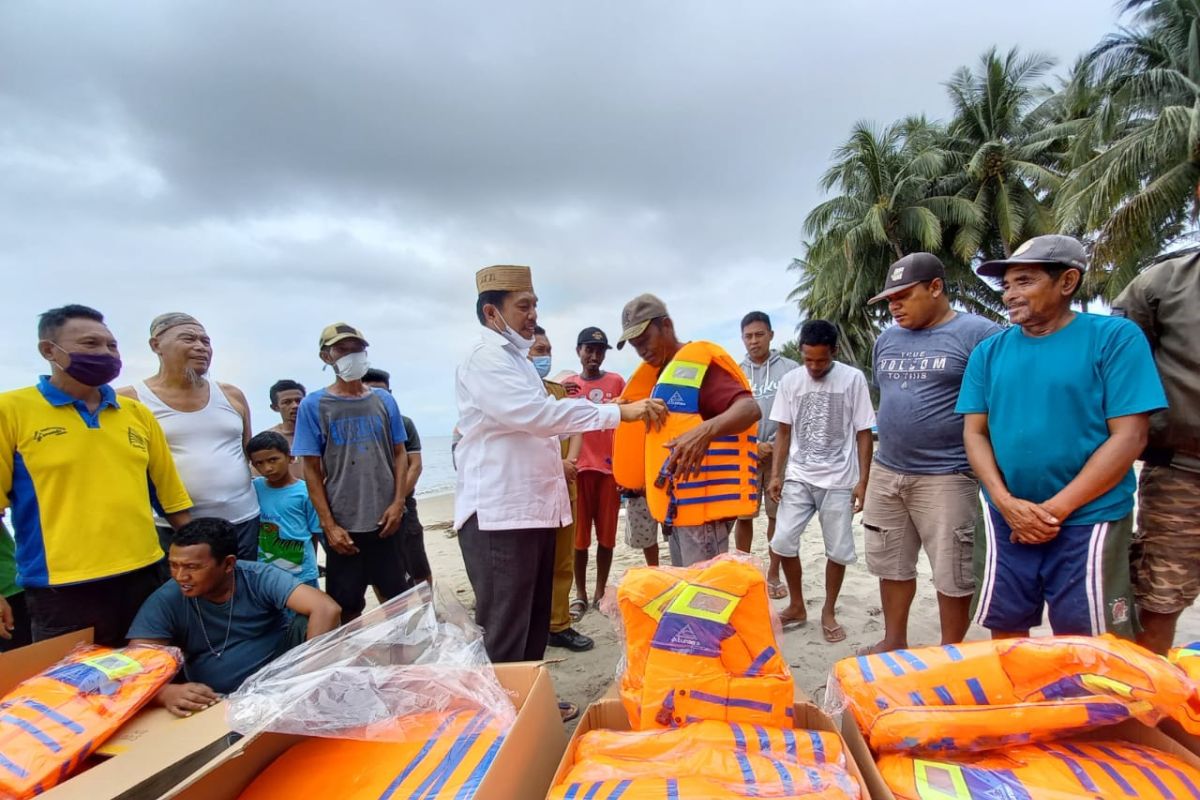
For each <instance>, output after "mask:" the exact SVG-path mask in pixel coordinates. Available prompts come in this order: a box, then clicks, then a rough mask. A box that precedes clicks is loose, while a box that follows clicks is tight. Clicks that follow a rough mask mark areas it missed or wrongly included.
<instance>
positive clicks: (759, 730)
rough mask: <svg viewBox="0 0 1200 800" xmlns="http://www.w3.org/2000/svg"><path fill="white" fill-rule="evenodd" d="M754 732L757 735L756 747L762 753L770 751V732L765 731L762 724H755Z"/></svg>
mask: <svg viewBox="0 0 1200 800" xmlns="http://www.w3.org/2000/svg"><path fill="white" fill-rule="evenodd" d="M754 733H755V734H756V735H757V736H758V749H759V750H761V751H762V752H764V753H769V752H771V734H769V733H767V729H766V728H764V727H763V726H762V725H755V726H754Z"/></svg>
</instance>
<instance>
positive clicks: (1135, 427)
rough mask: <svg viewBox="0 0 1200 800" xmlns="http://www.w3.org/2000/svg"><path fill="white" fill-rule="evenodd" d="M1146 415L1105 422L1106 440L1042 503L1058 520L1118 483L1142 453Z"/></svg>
mask: <svg viewBox="0 0 1200 800" xmlns="http://www.w3.org/2000/svg"><path fill="white" fill-rule="evenodd" d="M1149 435H1150V415H1149V414H1130V415H1129V416H1126V417H1113V418H1112V419H1110V420H1108V439H1107V441H1105V442H1104V444H1102V445H1100V447H1098V448H1097V449H1096V452H1094V453H1092V455H1091V458H1089V459H1088V460H1087V463H1085V464H1084V465H1083V469H1081V470H1080V471H1079V474H1078V475H1076V476H1075V477H1074V478H1073V479H1072V480H1071V482H1070V483H1068V484H1067V485H1066V486H1064V487H1063V488H1062V490H1061V491H1059V493H1058V494H1056V495H1054V497H1051V498H1050V499H1049V500H1047V501H1046V502H1044V503H1042V508H1044V509H1046V510H1047V511H1048V512H1050V513H1051V514H1053V515H1054V516H1055V517H1057V518H1058V519H1066V518H1067V517H1069V516H1071V515H1072V514H1074V513H1075V512H1076V511H1078V510H1079V509H1080V508H1082V507H1083V506H1085V505H1087V504H1088V503H1090V502H1092V501H1093V500H1095V499H1096V498H1097V497H1099V496H1100V495H1102V494H1104V493H1105V492H1107V491H1108V490H1109V489H1111V488H1113V487H1114V486H1116V485H1117V484H1118V483H1120V482H1121V479H1122V478H1124V477H1125V475H1126V474H1127V473H1128V472H1129V468H1130V467H1132V466H1133V462H1134V461H1135V460H1136V459H1137V457H1138V455H1140V454H1141V452H1142V451H1143V450H1145V449H1146V440H1147V438H1148V437H1149Z"/></svg>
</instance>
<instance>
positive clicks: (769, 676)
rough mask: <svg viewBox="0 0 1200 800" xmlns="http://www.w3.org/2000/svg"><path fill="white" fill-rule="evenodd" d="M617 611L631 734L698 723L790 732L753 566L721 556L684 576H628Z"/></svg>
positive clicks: (641, 571) (665, 572)
mask: <svg viewBox="0 0 1200 800" xmlns="http://www.w3.org/2000/svg"><path fill="white" fill-rule="evenodd" d="M617 604H618V607H619V609H620V613H621V622H622V625H623V628H624V634H625V660H626V668H625V671H624V673H623V674H622V676H621V682H620V692H621V701H622V703H623V704H624V706H625V711H626V713H627V714H628V715H629V722H630V725H631V727H632V728H633V729H634V730H646V729H652V728H671V727H679V726H681V725H686V724H689V723H692V722H696V721H698V720H721V721H726V722H741V723H746V724H751V725H754V724H758V725H770V726H773V727H776V728H787V727H790V726H791V725H792V715H793V702H794V692H795V689H794V686H793V683H792V674H791V671H790V670H789V669H788V666H787V663H786V662H785V661H784V660H783V657H782V656H781V655H780V650H779V644H778V642H777V641H776V639H775V631H774V629H773V627H772V623H771V613H772V612H771V605H770V600H769V599H768V597H767V586H766V579H765V578H764V577H763V574H762V572H760V571H759V570H758V569H757V568H756V567H754V566H753V565H751V564H748V563H746V562H744V561H740V560H737V559H736V558H733V557H729V556H722V557H719V558H716V559H714V560H712V561H710V562H706V564H702V565H699V566H698V567H697V568H693V569H678V568H670V567H662V568H660V567H639V568H635V569H631V570H629V571H628V572H626V573H625V577H624V578H623V579H622V580H621V584H620V587H619V588H618V589H617Z"/></svg>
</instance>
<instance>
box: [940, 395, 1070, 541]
mask: <svg viewBox="0 0 1200 800" xmlns="http://www.w3.org/2000/svg"><path fill="white" fill-rule="evenodd" d="M963 445H964V446H965V447H966V449H967V460H968V461H969V462H970V463H971V469H972V470H974V472H975V475H976V476H977V477H978V478H979V481H980V483H982V484H983V488H985V489H987V493H988V497H989V498H991V501H992V504H993V505H995V506H996V509H997V510H998V511H999V512H1000V514H1001V516H1003V517H1004V521H1005V522H1007V523H1008V526H1009V527H1010V528H1012V531H1013V540H1014V541H1019V542H1026V543H1027V544H1036V543H1038V542H1045V541H1049V540H1050V539H1053V538H1054V537H1055V536H1057V535H1058V531H1059V526H1060V524H1061V519H1060V518H1058V517H1056V516H1055V515H1053V514H1051V513H1050V512H1049V511H1047V510H1046V509H1045V508H1043V507H1042V506H1039V505H1038V504H1036V503H1031V502H1030V501H1028V500H1022V499H1020V498H1018V497H1013V496H1012V494H1011V493H1010V492H1009V491H1008V486H1007V485H1006V484H1005V483H1004V476H1003V475H1002V474H1001V473H1000V467H999V466H998V465H997V464H996V454H995V452H994V451H993V450H992V437H991V434H989V433H988V415H987V414H966V415H964V416H963Z"/></svg>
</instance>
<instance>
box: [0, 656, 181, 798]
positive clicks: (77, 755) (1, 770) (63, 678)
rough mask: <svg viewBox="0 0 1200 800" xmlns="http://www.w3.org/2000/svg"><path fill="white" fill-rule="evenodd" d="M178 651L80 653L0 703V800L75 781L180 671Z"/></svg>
mask: <svg viewBox="0 0 1200 800" xmlns="http://www.w3.org/2000/svg"><path fill="white" fill-rule="evenodd" d="M181 663H182V656H181V655H180V653H179V651H178V650H176V649H175V648H173V647H158V646H154V645H139V646H132V645H131V646H129V647H122V648H120V649H116V650H114V649H112V648H109V647H100V646H97V645H86V646H83V647H80V648H76V649H75V650H74V651H73V652H72V653H71V654H70V655H68V656H67V657H66V658H64V659H62V660H61V661H59V662H58V663H57V664H55V665H54V666H52V667H50V668H49V669H47V670H45V671H44V672H42V673H40V674H38V675H35V676H33V677H32V678H29V679H27V680H25V681H22V682H21V683H19V684H17V685H16V686H15V687H14V688H13V689H12V691H10V692H9V693H8V694H6V695H5V696H4V697H3V698H0V798H2V799H3V800H12V799H14V798H26V797H33V796H34V795H36V794H41V793H42V792H44V791H46V790H47V789H49V788H51V787H52V786H56V785H57V784H59V783H61V782H62V781H64V780H66V779H67V778H69V777H70V776H71V773H72V772H74V771H75V770H76V769H78V768H79V766H80V764H82V763H83V761H84V759H86V758H87V757H88V756H89V755H91V754H92V753H94V752H95V751H96V749H97V748H98V747H100V745H102V744H104V742H105V740H107V739H108V738H109V737H110V736H112V735H113V734H114V733H115V732H116V731H117V729H118V728H120V727H121V725H123V724H124V723H125V722H126V721H127V720H128V719H129V718H130V717H132V716H133V715H134V714H136V713H137V711H138V710H139V709H140V708H141V707H142V706H144V705H145V704H146V703H147V702H148V701H149V700H150V699H151V698H152V697H154V695H155V694H156V693H157V692H158V690H159V689H161V688H162V687H163V686H164V685H166V684H167V683H168V682H169V681H170V680H171V679H172V678H173V677H175V673H176V672H177V671H178V670H179V666H180V664H181Z"/></svg>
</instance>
